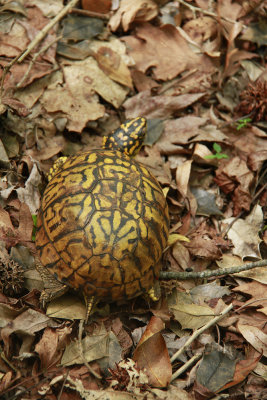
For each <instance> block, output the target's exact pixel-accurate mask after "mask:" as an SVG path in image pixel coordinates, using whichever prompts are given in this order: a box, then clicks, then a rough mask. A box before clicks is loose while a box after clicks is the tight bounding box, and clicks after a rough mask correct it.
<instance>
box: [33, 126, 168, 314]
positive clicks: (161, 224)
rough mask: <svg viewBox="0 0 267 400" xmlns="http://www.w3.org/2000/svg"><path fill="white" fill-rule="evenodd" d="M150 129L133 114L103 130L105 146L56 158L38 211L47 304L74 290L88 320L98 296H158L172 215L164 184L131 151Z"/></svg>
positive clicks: (38, 239)
mask: <svg viewBox="0 0 267 400" xmlns="http://www.w3.org/2000/svg"><path fill="white" fill-rule="evenodd" d="M145 133H146V120H145V118H135V119H133V120H129V121H126V122H125V123H124V124H122V125H121V126H120V127H119V128H118V129H117V130H116V131H114V132H113V133H112V134H111V135H109V136H107V137H104V139H103V148H101V149H97V150H92V151H87V152H83V153H80V154H76V155H74V156H71V157H68V158H65V157H63V158H60V159H59V160H58V161H57V162H56V163H55V166H54V167H53V169H52V171H51V172H50V174H49V182H48V185H47V187H46V189H45V191H44V194H43V197H42V201H41V207H40V211H39V215H38V218H37V231H36V248H37V252H38V255H39V258H40V261H41V264H42V266H41V265H39V266H37V269H38V271H39V272H40V274H41V276H42V278H43V280H44V282H45V289H44V291H43V292H42V294H41V300H42V301H43V303H46V302H47V301H50V300H51V299H53V298H55V297H58V296H60V295H61V294H62V293H64V292H65V291H66V290H67V289H68V288H71V289H74V290H76V291H77V292H80V293H82V294H83V295H84V298H85V301H86V304H87V314H86V319H88V316H89V314H90V312H91V308H92V305H93V303H94V302H95V301H99V300H101V301H105V302H112V301H117V300H123V299H124V300H125V299H131V298H134V297H137V296H139V295H141V294H144V293H148V294H149V295H150V297H151V298H152V299H153V300H156V299H157V298H156V296H155V291H154V289H153V288H154V285H155V282H156V280H157V278H158V276H159V272H160V269H161V258H162V252H163V250H164V248H165V246H166V243H167V239H168V231H169V214H168V207H167V203H166V199H165V197H164V195H163V192H162V190H161V187H160V185H159V183H158V182H157V180H156V179H155V178H154V176H153V175H152V174H151V173H150V172H149V171H148V170H147V169H146V168H145V167H144V166H143V165H142V164H140V163H139V162H137V161H135V160H134V159H133V158H132V156H133V155H135V154H136V153H137V152H138V150H139V149H140V147H141V145H142V142H143V138H144V136H145Z"/></svg>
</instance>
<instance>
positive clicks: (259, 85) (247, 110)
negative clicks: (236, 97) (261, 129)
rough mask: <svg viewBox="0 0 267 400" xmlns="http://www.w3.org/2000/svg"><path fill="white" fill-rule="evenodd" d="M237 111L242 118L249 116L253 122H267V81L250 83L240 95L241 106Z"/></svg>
mask: <svg viewBox="0 0 267 400" xmlns="http://www.w3.org/2000/svg"><path fill="white" fill-rule="evenodd" d="M235 111H236V112H237V113H238V114H240V115H241V116H246V115H247V116H249V117H250V118H251V119H252V120H253V121H256V122H258V121H267V81H261V80H259V81H257V82H256V83H255V84H253V85H252V84H251V83H249V84H248V86H247V88H246V89H245V90H243V92H242V93H241V94H240V104H239V105H238V106H237V107H236V109H235Z"/></svg>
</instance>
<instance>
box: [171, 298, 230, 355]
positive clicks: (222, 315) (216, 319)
mask: <svg viewBox="0 0 267 400" xmlns="http://www.w3.org/2000/svg"><path fill="white" fill-rule="evenodd" d="M232 308H233V304H230V305H229V306H227V307H226V308H225V309H224V310H223V311H222V312H221V313H220V314H219V315H217V316H216V317H214V318H213V319H212V320H210V321H209V322H207V324H206V325H204V326H202V327H201V328H199V329H197V330H196V331H195V332H194V333H193V334H192V335H191V336H190V338H189V339H188V340H187V341H186V342H185V344H184V345H183V347H181V348H180V349H179V350H178V351H176V353H175V354H174V355H173V356H172V357H171V362H173V361H175V360H176V359H177V358H178V357H179V356H180V355H181V354H182V353H183V352H184V351H185V349H186V347H188V346H189V345H190V344H191V343H192V342H193V341H194V340H195V339H196V338H197V337H198V336H199V335H200V334H201V333H202V332H204V331H205V330H206V329H208V328H210V327H211V326H212V325H215V324H216V323H217V322H218V321H219V320H220V319H222V318H223V317H224V316H225V315H226V314H227V313H228V312H229V311H230V310H232Z"/></svg>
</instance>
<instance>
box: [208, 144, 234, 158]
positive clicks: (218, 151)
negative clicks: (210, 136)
mask: <svg viewBox="0 0 267 400" xmlns="http://www.w3.org/2000/svg"><path fill="white" fill-rule="evenodd" d="M212 147H213V150H214V151H215V154H209V155H208V156H205V157H204V158H206V160H213V159H215V158H216V159H217V160H221V159H222V158H228V155H227V154H224V153H222V152H221V151H222V148H221V146H220V145H219V144H218V143H213V146H212Z"/></svg>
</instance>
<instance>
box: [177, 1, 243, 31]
mask: <svg viewBox="0 0 267 400" xmlns="http://www.w3.org/2000/svg"><path fill="white" fill-rule="evenodd" d="M178 1H179V3H181V4H183V5H184V6H185V7H187V8H189V9H190V10H191V11H192V12H193V14H194V15H195V13H196V11H198V12H201V13H202V14H204V15H208V16H210V17H214V18H221V19H223V20H224V21H227V22H230V23H231V24H235V23H236V22H237V21H234V20H233V19H230V18H227V17H221V16H219V15H217V14H215V13H214V12H211V11H207V10H203V8H199V7H196V6H192V5H191V4H188V3H186V2H185V1H183V0H178ZM242 27H243V28H246V25H242Z"/></svg>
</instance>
